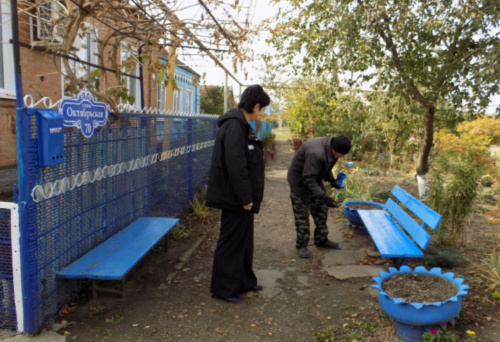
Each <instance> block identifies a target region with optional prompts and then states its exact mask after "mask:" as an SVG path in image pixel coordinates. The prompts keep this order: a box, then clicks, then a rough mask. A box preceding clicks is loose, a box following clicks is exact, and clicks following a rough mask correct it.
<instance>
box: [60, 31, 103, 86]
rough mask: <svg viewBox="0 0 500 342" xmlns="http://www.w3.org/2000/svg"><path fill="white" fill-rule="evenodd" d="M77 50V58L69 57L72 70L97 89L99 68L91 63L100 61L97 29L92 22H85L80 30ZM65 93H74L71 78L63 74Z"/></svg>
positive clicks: (75, 44) (76, 42) (75, 46)
mask: <svg viewBox="0 0 500 342" xmlns="http://www.w3.org/2000/svg"><path fill="white" fill-rule="evenodd" d="M74 48H75V50H76V51H75V52H74V53H73V57H75V58H76V59H77V60H73V59H69V60H68V63H69V65H70V67H71V70H72V71H73V73H74V74H75V76H76V77H77V78H79V79H80V80H81V81H83V83H85V84H86V85H87V87H88V88H90V89H96V88H97V85H98V79H99V73H98V69H97V68H96V67H94V66H91V65H89V64H88V63H90V64H94V65H97V63H98V47H97V31H96V29H95V28H94V27H92V26H91V25H90V24H87V23H86V24H85V25H84V27H83V29H81V30H80V31H79V32H78V36H77V37H76V39H75V43H74ZM63 93H64V96H71V95H73V94H72V92H71V90H70V80H69V78H68V77H66V76H64V75H63Z"/></svg>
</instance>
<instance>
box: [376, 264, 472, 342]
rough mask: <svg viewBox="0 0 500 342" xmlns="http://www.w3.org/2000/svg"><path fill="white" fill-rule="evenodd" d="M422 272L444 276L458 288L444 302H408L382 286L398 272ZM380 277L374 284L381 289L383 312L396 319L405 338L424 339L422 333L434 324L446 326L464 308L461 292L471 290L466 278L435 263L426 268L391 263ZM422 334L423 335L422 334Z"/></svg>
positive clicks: (380, 300)
mask: <svg viewBox="0 0 500 342" xmlns="http://www.w3.org/2000/svg"><path fill="white" fill-rule="evenodd" d="M406 273H412V274H423V275H432V276H437V277H441V278H444V279H446V280H449V281H450V282H452V283H454V284H455V285H456V286H457V288H458V291H457V293H456V295H455V296H453V297H450V298H448V299H446V300H445V301H443V302H434V303H428V304H423V303H408V302H406V301H404V300H401V299H398V298H393V297H390V296H389V295H388V294H387V293H386V292H385V291H384V290H383V289H382V284H383V282H384V281H385V280H387V279H388V278H390V277H392V276H394V275H398V274H406ZM379 275H380V277H375V278H373V280H374V281H375V283H376V284H374V285H372V287H373V288H375V289H378V290H379V294H378V299H379V303H380V306H381V308H382V310H384V312H385V313H386V314H387V315H388V316H389V317H391V318H392V319H394V320H395V321H396V335H397V336H398V337H399V338H400V339H402V340H403V341H406V342H410V341H411V342H413V341H422V334H423V333H424V332H425V331H427V330H428V329H429V328H431V327H435V326H439V325H441V326H443V325H446V323H448V322H450V321H451V320H453V319H454V318H456V317H457V316H458V314H459V313H460V309H461V308H462V296H466V295H467V294H468V292H467V290H469V289H470V288H469V286H467V285H465V284H464V279H462V278H454V274H453V273H452V272H448V273H444V274H443V273H442V271H441V268H439V267H435V268H432V269H431V270H429V271H428V270H427V269H426V268H425V267H423V266H418V267H416V268H415V270H412V269H411V268H410V267H408V266H402V267H401V268H400V269H399V270H398V269H396V268H394V267H389V272H384V271H382V272H380V273H379ZM419 336H420V337H419Z"/></svg>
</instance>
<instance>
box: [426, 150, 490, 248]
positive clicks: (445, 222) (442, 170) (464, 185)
mask: <svg viewBox="0 0 500 342" xmlns="http://www.w3.org/2000/svg"><path fill="white" fill-rule="evenodd" d="M481 172H482V170H481V167H480V166H478V165H477V164H475V163H474V162H473V159H472V158H470V157H469V156H468V155H467V154H466V155H462V156H457V155H456V154H453V153H448V154H443V155H441V156H439V157H438V158H437V159H436V160H435V169H433V170H432V171H431V172H430V179H431V180H430V186H429V192H428V202H429V205H430V207H431V208H433V209H434V210H435V211H437V212H438V213H439V214H441V215H442V216H443V219H442V222H441V226H440V228H439V229H440V230H442V231H444V232H446V233H447V234H448V235H449V243H451V244H456V243H458V242H459V240H460V239H461V237H462V233H463V226H464V223H465V220H466V218H467V216H468V215H469V214H470V213H471V212H472V204H473V202H474V200H475V199H476V198H477V195H478V186H479V181H478V180H479V176H480V175H481Z"/></svg>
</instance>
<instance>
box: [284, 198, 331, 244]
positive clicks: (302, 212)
mask: <svg viewBox="0 0 500 342" xmlns="http://www.w3.org/2000/svg"><path fill="white" fill-rule="evenodd" d="M290 199H291V200H292V210H293V216H294V218H295V230H296V231H297V240H296V243H295V246H296V247H297V248H300V247H307V245H308V243H309V239H310V236H311V232H310V227H309V214H311V216H312V218H313V220H314V224H315V225H316V228H315V229H314V244H316V245H320V244H322V243H324V242H326V241H327V240H328V227H327V226H326V220H327V219H328V207H327V206H326V204H325V202H324V201H323V200H322V199H321V198H315V197H311V198H310V199H309V201H304V200H303V199H302V198H301V197H300V196H299V195H297V194H296V193H295V192H293V191H291V192H290Z"/></svg>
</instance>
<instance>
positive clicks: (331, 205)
mask: <svg viewBox="0 0 500 342" xmlns="http://www.w3.org/2000/svg"><path fill="white" fill-rule="evenodd" d="M323 201H324V202H325V204H326V206H327V207H328V208H338V207H339V205H338V204H337V203H336V202H335V201H334V200H333V198H331V197H329V196H327V195H325V197H323Z"/></svg>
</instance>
